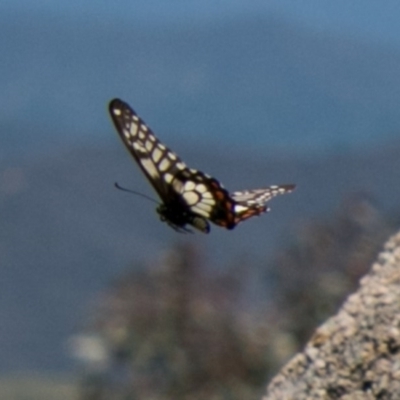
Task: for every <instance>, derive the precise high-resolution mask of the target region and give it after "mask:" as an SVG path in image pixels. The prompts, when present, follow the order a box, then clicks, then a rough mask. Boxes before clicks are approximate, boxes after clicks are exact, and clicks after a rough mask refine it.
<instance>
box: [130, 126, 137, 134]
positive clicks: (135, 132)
mask: <svg viewBox="0 0 400 400" xmlns="http://www.w3.org/2000/svg"><path fill="white" fill-rule="evenodd" d="M137 129H138V127H137V125H136V124H131V128H130V132H131V135H132V136H136V134H137Z"/></svg>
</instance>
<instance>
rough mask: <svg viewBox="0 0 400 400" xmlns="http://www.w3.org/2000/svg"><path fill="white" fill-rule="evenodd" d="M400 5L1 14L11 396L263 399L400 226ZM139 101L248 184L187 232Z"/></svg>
mask: <svg viewBox="0 0 400 400" xmlns="http://www.w3.org/2000/svg"><path fill="white" fill-rule="evenodd" d="M399 20H400V5H399V3H398V1H395V0H387V1H385V2H384V3H383V2H379V1H376V0H363V1H348V0H336V1H335V2H332V1H325V0H303V1H301V2H299V1H296V0H279V1H278V0H269V1H265V0H263V1H261V0H251V1H246V2H244V1H238V0H230V1H229V2H228V1H219V2H215V1H211V0H203V1H201V2H199V1H186V2H179V1H177V0H167V1H165V0H164V1H160V0H147V1H146V2H144V1H136V0H130V1H127V0H115V1H113V2H95V1H86V2H78V1H76V0H70V1H68V2H67V1H58V2H49V1H45V0H37V1H34V2H32V1H28V0H13V1H8V0H5V1H3V2H2V3H1V5H0V49H1V54H2V57H1V62H0V87H1V90H0V132H1V146H0V225H1V227H2V229H1V233H0V321H1V322H0V397H1V398H7V399H21V398H29V399H42V400H43V399H44V400H46V399H56V400H57V399H61V398H62V399H77V398H79V399H85V400H86V399H109V398H113V399H142V398H153V399H169V398H171V399H172V398H174V399H189V398H190V399H204V398H207V399H210V398H212V399H236V398H241V399H242V398H244V397H245V396H246V397H250V396H251V397H252V398H260V396H261V394H262V393H263V390H264V387H265V384H266V382H267V380H268V378H269V377H271V376H272V375H273V374H274V373H276V372H277V371H278V369H279V367H280V366H282V365H283V363H284V362H285V361H286V360H287V359H288V358H290V357H291V356H292V355H293V354H294V352H295V351H297V350H298V349H299V348H301V346H302V345H303V344H304V343H305V342H306V340H307V339H308V338H309V336H310V334H311V332H312V331H313V329H314V328H315V327H316V325H317V324H318V323H320V322H322V321H323V320H324V319H325V318H326V317H327V316H329V315H331V314H332V313H333V312H334V311H335V310H336V309H337V308H338V307H339V306H340V304H341V302H342V301H343V299H344V298H345V297H346V295H347V294H348V293H349V292H350V291H351V290H354V288H355V287H356V285H357V280H358V278H359V276H360V275H362V274H363V273H365V272H366V271H367V270H368V267H369V265H370V263H371V262H372V260H373V259H374V257H375V256H376V254H377V252H378V251H379V249H380V248H381V246H382V244H383V242H384V241H385V240H386V239H387V237H388V235H390V234H391V233H392V232H394V231H395V230H396V229H398V227H399V222H400V206H399V201H398V200H399V196H400V184H399V181H400V172H399V171H400V135H399V134H400V112H399V108H398V106H399V104H400V74H399V71H400V25H399V23H398V21H399ZM114 97H120V98H121V99H123V100H125V101H127V102H128V103H129V104H131V106H132V107H133V108H134V109H135V110H136V111H137V112H138V113H139V115H140V116H142V118H143V119H144V120H145V121H146V122H147V123H148V124H149V125H150V127H151V128H152V129H153V130H154V132H155V133H156V135H157V136H158V137H159V138H160V139H161V140H162V141H163V142H164V143H166V144H167V145H168V146H169V147H171V148H172V149H173V150H174V151H176V152H177V153H178V154H179V155H180V156H181V157H182V158H183V160H184V161H186V162H187V163H188V164H189V166H191V167H193V168H198V169H200V170H203V171H205V172H207V173H209V174H212V175H213V176H215V177H217V178H218V179H220V180H221V181H222V182H223V183H224V184H225V186H226V187H227V188H228V189H231V190H240V189H245V188H253V187H263V186H267V185H270V184H279V183H296V184H297V190H296V191H295V192H294V193H293V194H291V195H288V196H283V197H281V198H279V199H276V200H274V201H273V202H272V212H271V213H270V214H268V215H264V216H262V217H261V218H254V219H251V220H249V221H246V222H245V223H243V224H242V225H240V226H239V227H237V228H236V229H235V230H233V231H226V230H223V229H220V228H218V227H216V226H213V227H212V232H211V233H210V235H201V234H197V233H196V234H194V235H179V234H177V233H176V232H174V231H172V230H171V229H170V228H169V227H168V226H167V225H166V224H162V223H160V222H159V220H158V217H157V215H156V214H155V211H154V205H153V204H152V203H150V202H147V201H145V200H143V199H141V198H140V197H135V196H130V195H127V194H124V193H121V192H119V191H117V190H115V189H114V188H113V184H114V182H115V181H118V182H119V183H120V184H121V185H124V186H127V187H129V188H132V189H134V190H137V191H141V192H143V193H146V194H148V195H150V196H155V194H154V193H153V191H152V189H151V187H150V185H149V184H148V183H147V182H146V181H145V179H144V177H143V176H142V174H141V173H140V171H139V169H138V168H137V167H136V166H135V165H134V164H133V163H132V160H131V159H130V156H129V154H128V153H127V152H126V150H125V149H124V148H123V145H122V143H121V142H120V140H119V138H118V137H117V135H116V133H115V130H114V128H113V127H112V125H111V122H110V119H109V116H108V115H107V104H108V102H109V101H110V100H111V99H112V98H114Z"/></svg>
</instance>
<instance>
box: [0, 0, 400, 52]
mask: <svg viewBox="0 0 400 400" xmlns="http://www.w3.org/2000/svg"><path fill="white" fill-rule="evenodd" d="M1 8H3V9H4V10H7V9H8V10H19V11H21V10H26V11H27V12H33V11H39V12H49V13H54V14H64V13H68V14H70V15H74V16H76V17H77V18H79V17H91V18H95V19H97V18H108V19H109V18H124V19H129V20H131V21H132V24H140V23H145V24H146V23H161V22H162V23H166V24H168V23H192V22H195V21H199V22H204V21H207V20H210V21H212V20H213V19H229V18H235V17H237V16H243V15H246V14H248V15H249V16H254V15H268V14H269V13H271V12H274V13H278V14H279V13H280V14H282V15H283V16H285V17H290V18H293V19H294V20H296V21H299V22H301V23H304V24H306V25H308V26H309V27H312V28H315V29H318V30H328V31H329V30H331V31H333V32H338V33H345V32H348V33H349V34H354V35H356V36H361V37H364V38H367V39H369V40H375V41H377V42H379V41H382V42H388V43H392V44H396V45H400V24H399V21H400V2H399V1H397V0H385V1H379V0H335V1H332V0H269V1H265V0H250V1H244V0H229V1H228V0H220V1H215V0H202V1H198V0H197V1H194V0H191V1H190V0H187V1H180V0H145V1H144V0H142V1H137V0H136V1H135V0H114V1H112V2H110V1H97V0H96V1H94V0H88V1H85V2H81V1H77V0H71V1H65V0H64V1H56V2H54V1H49V0H36V1H34V2H32V1H31V0H16V1H14V0H5V1H3V2H2V6H1Z"/></svg>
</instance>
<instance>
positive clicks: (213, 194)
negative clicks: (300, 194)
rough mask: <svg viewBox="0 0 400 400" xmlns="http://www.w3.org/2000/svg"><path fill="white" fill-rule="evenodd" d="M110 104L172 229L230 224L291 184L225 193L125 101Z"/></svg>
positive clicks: (251, 213)
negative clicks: (174, 149)
mask: <svg viewBox="0 0 400 400" xmlns="http://www.w3.org/2000/svg"><path fill="white" fill-rule="evenodd" d="M109 109H110V114H111V117H112V120H113V122H114V125H115V127H116V129H117V131H118V133H119V135H120V137H121V139H122V141H123V142H124V144H125V146H126V147H127V149H128V150H129V151H130V153H131V154H132V156H133V157H134V159H135V160H136V162H137V163H138V165H139V167H140V168H141V169H142V171H143V173H144V174H145V175H146V177H147V178H148V180H149V182H150V183H151V184H152V186H153V187H154V189H155V190H156V192H157V193H158V195H159V196H160V198H161V199H162V201H163V203H164V205H165V207H161V210H162V211H161V212H160V209H159V213H160V214H161V216H162V217H164V220H166V221H167V222H168V223H169V224H170V225H171V226H173V227H174V228H178V229H180V228H183V227H184V225H185V224H191V225H193V226H195V227H196V228H197V229H199V230H201V231H203V232H206V233H207V232H208V231H209V227H208V223H207V221H206V219H208V220H210V221H211V222H213V223H215V224H216V225H220V226H223V227H225V228H227V229H232V228H234V227H235V225H236V224H238V223H239V222H241V221H244V220H246V219H247V218H250V217H252V216H254V215H259V214H261V213H263V212H266V211H268V210H269V209H268V207H267V206H266V203H267V202H268V201H269V200H270V199H271V198H272V197H274V196H277V195H278V194H284V193H288V192H290V191H292V190H293V189H294V185H282V186H270V187H269V188H266V189H255V190H248V191H241V192H233V193H232V194H229V192H228V191H227V190H226V189H225V188H224V187H223V186H222V184H221V183H220V182H219V181H218V180H217V179H215V178H212V177H211V176H209V175H207V174H204V173H202V172H200V171H197V170H195V169H192V168H188V167H187V166H186V164H185V163H184V162H183V161H182V160H181V159H180V158H179V157H178V156H177V155H176V154H175V153H174V152H172V151H171V150H170V149H168V148H167V147H166V146H165V145H163V144H162V143H161V142H160V141H159V140H158V139H157V138H156V136H155V135H154V133H153V132H152V131H151V129H150V128H149V127H148V126H147V125H146V124H145V122H144V121H143V120H142V119H141V118H140V117H139V116H138V115H137V114H136V113H135V111H134V110H132V108H131V107H130V106H129V105H128V104H126V103H125V102H123V101H122V100H119V99H114V100H112V101H111V102H110V106H109Z"/></svg>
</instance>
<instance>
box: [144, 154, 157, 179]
mask: <svg viewBox="0 0 400 400" xmlns="http://www.w3.org/2000/svg"><path fill="white" fill-rule="evenodd" d="M140 162H141V164H142V165H143V167H144V169H145V170H146V171H147V172H148V174H149V175H150V176H151V177H152V178H157V177H158V176H159V175H158V171H157V168H156V167H155V165H154V164H153V162H152V161H151V160H150V158H142V159H141V160H140Z"/></svg>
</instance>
